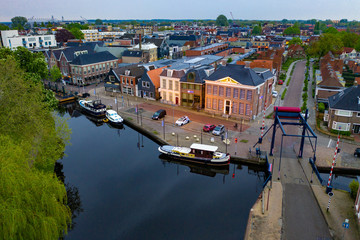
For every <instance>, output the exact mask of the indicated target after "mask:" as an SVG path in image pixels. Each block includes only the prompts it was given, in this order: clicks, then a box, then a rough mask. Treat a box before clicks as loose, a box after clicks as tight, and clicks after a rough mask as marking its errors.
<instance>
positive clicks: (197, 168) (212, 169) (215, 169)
mask: <svg viewBox="0 0 360 240" xmlns="http://www.w3.org/2000/svg"><path fill="white" fill-rule="evenodd" d="M159 158H160V159H161V161H162V162H163V164H164V166H166V164H167V163H169V164H177V165H183V166H187V167H189V168H190V172H191V173H196V174H200V175H204V176H208V177H215V176H216V174H223V175H224V176H225V175H228V174H229V166H228V165H226V166H208V165H205V164H200V163H198V164H196V163H191V162H187V161H181V160H175V159H173V158H170V157H168V156H166V155H165V154H161V155H160V156H159Z"/></svg>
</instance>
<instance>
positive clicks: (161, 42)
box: [145, 38, 169, 58]
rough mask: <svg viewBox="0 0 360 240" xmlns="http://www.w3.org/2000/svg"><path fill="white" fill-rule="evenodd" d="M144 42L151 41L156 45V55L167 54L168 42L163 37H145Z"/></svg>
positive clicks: (162, 55)
mask: <svg viewBox="0 0 360 240" xmlns="http://www.w3.org/2000/svg"><path fill="white" fill-rule="evenodd" d="M146 43H153V44H155V45H156V47H157V57H158V58H163V57H165V56H169V44H168V43H167V42H166V40H165V38H149V39H145V44H146Z"/></svg>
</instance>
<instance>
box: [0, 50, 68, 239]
mask: <svg viewBox="0 0 360 240" xmlns="http://www.w3.org/2000/svg"><path fill="white" fill-rule="evenodd" d="M0 56H2V58H1V59H0V89H1V97H0V108H1V109H2V111H0V121H1V122H2V124H1V125H0V132H1V135H0V142H1V144H0V172H1V175H0V186H1V188H0V196H1V198H0V212H1V214H0V239H59V238H60V237H61V236H62V235H63V233H66V232H67V226H68V225H69V224H70V221H71V212H70V210H69V208H68V207H67V206H66V205H65V204H66V202H67V200H66V190H65V187H64V185H63V183H62V182H61V181H59V179H58V178H57V177H56V176H55V175H54V164H55V162H56V160H57V159H59V158H60V157H61V156H62V154H63V151H64V147H65V144H66V143H67V142H68V140H69V130H68V128H67V125H66V122H64V121H60V119H58V118H57V117H56V116H55V115H53V114H52V110H50V109H48V108H47V103H45V102H43V101H42V100H43V98H44V96H43V95H44V92H43V90H44V89H43V84H42V83H41V82H39V83H37V82H36V79H32V78H36V74H31V73H29V72H27V70H24V69H22V67H21V65H23V64H21V63H19V62H18V60H16V59H15V57H14V56H13V55H6V54H2V55H0ZM35 72H36V71H35ZM23 123H26V124H23Z"/></svg>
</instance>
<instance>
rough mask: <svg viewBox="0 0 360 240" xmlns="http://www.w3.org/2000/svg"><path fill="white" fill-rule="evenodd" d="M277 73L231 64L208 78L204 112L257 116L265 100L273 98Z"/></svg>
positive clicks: (235, 115)
mask: <svg viewBox="0 0 360 240" xmlns="http://www.w3.org/2000/svg"><path fill="white" fill-rule="evenodd" d="M273 82H274V75H273V74H272V73H271V72H270V71H266V72H265V73H261V74H257V73H256V72H255V71H253V70H252V69H249V68H245V67H244V66H241V65H232V64H229V65H227V66H225V67H221V68H219V69H217V70H216V71H215V72H214V73H213V74H211V75H210V76H209V77H208V78H206V79H205V88H206V90H205V99H206V104H205V111H206V112H209V113H214V114H218V115H221V116H231V117H234V118H243V119H248V120H250V119H254V118H255V117H256V116H257V115H259V114H260V113H261V112H262V111H263V109H264V107H265V102H266V103H270V102H271V100H272V95H271V90H272V85H273Z"/></svg>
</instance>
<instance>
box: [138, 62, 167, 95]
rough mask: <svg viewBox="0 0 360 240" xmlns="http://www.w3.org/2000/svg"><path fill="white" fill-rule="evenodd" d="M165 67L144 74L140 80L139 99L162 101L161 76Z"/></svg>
mask: <svg viewBox="0 0 360 240" xmlns="http://www.w3.org/2000/svg"><path fill="white" fill-rule="evenodd" d="M163 70H164V67H162V68H157V69H153V70H150V71H147V72H144V74H143V75H142V77H141V78H139V80H138V84H137V85H138V97H141V98H147V99H152V100H159V99H160V92H159V88H160V74H161V73H162V71H163Z"/></svg>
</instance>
